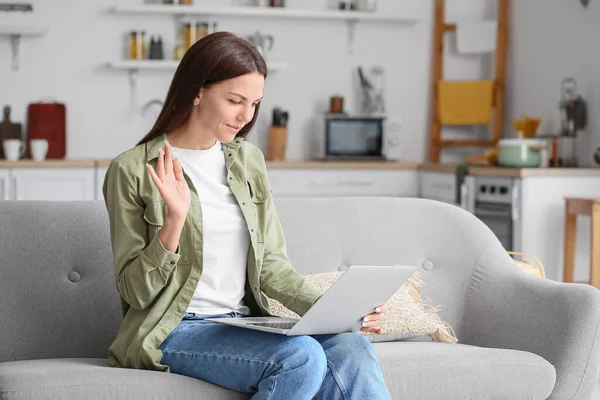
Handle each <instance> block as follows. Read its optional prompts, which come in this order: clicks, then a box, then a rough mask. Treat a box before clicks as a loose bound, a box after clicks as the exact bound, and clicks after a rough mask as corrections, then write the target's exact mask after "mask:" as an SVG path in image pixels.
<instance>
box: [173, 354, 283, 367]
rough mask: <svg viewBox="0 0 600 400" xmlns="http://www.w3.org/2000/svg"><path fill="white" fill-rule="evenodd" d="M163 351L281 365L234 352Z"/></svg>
mask: <svg viewBox="0 0 600 400" xmlns="http://www.w3.org/2000/svg"><path fill="white" fill-rule="evenodd" d="M162 352H163V353H169V354H183V355H192V356H219V357H228V358H231V359H234V360H244V361H256V362H259V363H263V364H268V365H271V366H276V367H277V368H278V369H281V365H279V364H278V363H275V362H272V361H264V360H259V359H257V358H249V357H240V356H238V355H234V354H217V353H199V352H197V351H175V350H166V349H165V350H162Z"/></svg>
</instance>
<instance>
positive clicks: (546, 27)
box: [0, 0, 600, 166]
mask: <svg viewBox="0 0 600 400" xmlns="http://www.w3.org/2000/svg"><path fill="white" fill-rule="evenodd" d="M236 1H238V0H222V1H218V0H196V4H198V5H199V4H202V5H204V4H206V5H220V6H222V5H237V4H238V3H236ZM328 1H329V0H287V1H286V7H287V8H290V9H299V8H301V9H311V10H314V9H325V8H326V7H328V4H327V3H328ZM29 3H32V4H33V6H34V14H33V15H32V16H31V17H29V18H30V19H32V20H33V21H35V24H39V26H43V27H46V28H47V34H46V35H45V36H41V37H31V38H30V37H24V38H23V39H22V40H21V45H20V67H19V70H18V71H13V70H12V68H11V62H12V61H11V44H10V41H9V38H8V36H5V35H0V71H2V73H1V74H0V105H10V106H11V108H12V112H11V120H12V121H13V122H20V123H25V121H26V109H27V105H28V104H29V103H33V102H38V101H40V100H42V99H55V100H57V101H59V102H62V103H64V104H66V106H67V156H66V157H67V158H69V159H110V158H112V157H114V156H115V155H116V154H118V153H119V152H121V151H123V150H126V149H127V148H129V147H131V146H132V145H134V144H135V143H136V142H137V141H138V140H139V139H140V138H141V137H142V136H143V135H144V134H145V132H146V131H147V129H148V128H149V127H150V126H151V124H152V122H153V119H154V116H155V115H156V113H157V112H158V110H157V109H156V108H153V107H150V108H149V109H148V110H147V112H146V114H145V115H142V106H143V105H144V104H146V103H147V102H149V101H151V100H154V99H158V100H163V99H164V95H165V93H166V90H167V88H168V85H169V82H170V79H171V77H172V73H173V71H172V70H156V71H155V70H143V71H140V73H139V78H138V84H137V101H136V102H135V103H132V96H131V93H130V84H129V77H128V72H127V71H125V70H115V69H111V68H108V67H107V64H108V63H109V62H112V61H117V60H119V59H121V58H122V55H123V43H124V37H125V35H126V34H127V33H128V32H129V31H131V30H134V29H139V30H145V31H146V34H147V37H149V36H150V35H151V34H160V35H161V36H162V38H163V46H164V53H165V57H167V58H168V57H171V56H172V52H173V50H172V49H173V45H174V44H175V39H176V32H177V29H176V28H177V27H178V26H179V25H178V23H177V18H176V17H174V16H172V15H150V14H144V15H135V14H115V13H109V12H108V9H109V8H111V7H113V6H116V5H119V6H127V5H139V4H141V3H142V1H141V0H121V1H119V2H115V1H112V0H86V1H79V2H72V1H69V0H46V1H30V2H29ZM377 7H378V10H377V12H378V13H382V14H386V15H398V16H402V15H411V16H416V17H417V18H416V19H417V22H416V23H404V22H383V23H381V22H369V21H361V22H359V23H357V24H356V26H355V29H354V39H353V43H352V45H349V42H348V25H347V23H346V22H345V21H333V20H318V19H276V18H261V17H216V18H209V19H207V22H208V21H210V22H212V21H217V22H218V30H228V31H233V32H235V33H239V34H243V35H252V34H253V33H254V32H255V31H256V30H259V31H260V32H261V33H264V34H269V35H273V37H274V39H275V43H274V46H273V49H272V51H270V52H268V53H267V59H268V61H272V62H277V63H286V64H287V65H288V66H289V67H288V68H287V69H284V70H281V71H274V72H271V73H270V75H269V77H268V79H267V85H266V88H265V99H264V101H263V106H262V109H261V111H262V113H261V117H260V120H259V122H258V124H257V126H256V128H255V131H254V132H253V134H252V135H251V137H250V139H249V140H250V141H251V142H253V143H255V144H257V145H258V146H259V147H261V148H262V149H263V151H265V152H266V147H267V136H268V128H269V125H270V123H271V110H272V109H273V107H276V106H279V107H282V108H284V109H286V110H288V111H289V114H290V117H289V124H288V138H287V142H288V144H287V151H286V158H287V159H288V160H307V159H312V158H314V157H315V156H316V155H317V153H318V146H319V140H320V139H319V136H318V124H322V121H323V117H322V113H323V112H324V111H325V110H327V108H328V107H329V98H330V97H331V96H333V95H335V94H340V95H342V96H344V99H345V108H346V109H347V111H350V112H354V111H358V107H359V102H360V98H359V83H358V75H357V73H356V67H357V66H359V65H362V66H364V67H365V68H370V67H372V66H375V65H379V66H381V67H383V69H384V72H385V82H386V85H385V101H386V107H387V109H388V115H389V116H390V117H393V118H395V120H398V121H399V122H400V123H401V132H400V137H399V140H400V149H399V157H400V158H401V159H402V160H404V161H414V162H422V161H426V160H427V149H428V143H429V118H430V114H429V109H430V104H429V99H430V69H431V42H432V33H433V27H432V15H433V6H432V1H430V0H429V1H421V0H401V1H400V0H379V1H377ZM540 10H542V11H543V12H540ZM349 12H350V11H349ZM494 13H495V2H494V1H481V0H448V1H447V14H446V19H447V21H458V22H460V21H461V20H474V19H483V18H494ZM11 18H12V17H11ZM510 18H511V24H510V29H509V35H510V43H509V57H508V76H507V101H506V104H507V113H506V118H505V119H506V134H505V136H514V132H513V129H512V124H511V120H512V118H513V117H518V116H520V115H521V114H528V115H534V116H539V117H540V118H542V121H543V122H542V126H541V128H540V131H541V132H548V133H550V132H555V131H556V130H557V129H558V127H559V121H560V113H559V108H558V104H559V102H560V97H561V81H562V79H564V78H565V77H573V78H575V79H576V80H577V83H578V90H579V92H580V94H581V95H582V97H583V98H585V99H586V101H587V102H588V107H589V114H590V115H592V116H593V115H596V114H597V113H596V112H595V111H597V110H598V108H600V103H599V102H598V101H597V99H596V93H595V88H596V87H599V86H598V85H599V84H600V82H599V80H600V76H599V75H598V74H597V72H596V71H598V67H599V66H600V56H598V54H597V52H594V51H592V50H591V49H593V48H594V47H595V46H594V45H595V43H594V41H595V40H596V39H595V38H597V37H598V35H599V34H600V25H598V24H597V23H596V22H597V21H598V20H599V18H600V6H599V5H598V4H596V3H595V2H591V4H590V6H589V7H587V8H584V7H582V6H581V4H580V3H579V1H576V0H572V1H563V0H527V1H514V2H513V4H512V10H511V16H510ZM199 19H201V18H199ZM6 22H7V20H6V18H5V19H0V24H3V23H6ZM446 37H447V46H446V53H447V54H446V58H445V70H444V77H445V78H446V79H449V80H452V79H483V78H486V77H488V76H490V77H491V75H490V74H489V71H488V68H487V67H486V66H487V65H489V64H490V63H489V60H490V56H489V55H461V54H457V52H456V46H455V45H454V42H453V39H454V36H453V35H452V34H449V35H446ZM349 47H351V50H352V52H351V53H350V51H349ZM597 125H598V122H597V120H595V119H594V118H590V120H589V123H588V127H587V129H586V130H585V131H584V132H583V133H582V134H581V135H580V138H579V140H578V143H577V146H578V155H579V159H580V164H581V165H582V166H592V165H594V161H593V152H594V149H595V146H596V144H597V143H598V142H600V130H599V129H598V126H597ZM474 134H475V135H476V136H479V137H483V136H485V135H487V133H486V131H485V130H482V131H481V132H475V133H473V132H472V131H471V129H469V130H457V131H456V132H452V131H450V130H449V129H445V130H444V137H445V138H453V137H455V136H456V137H461V138H463V137H464V138H467V137H469V138H472V137H473V135H474ZM468 152H471V153H472V152H473V149H462V150H457V149H450V150H444V152H443V156H442V161H452V162H456V161H458V162H460V161H462V160H464V156H465V154H467V153H468Z"/></svg>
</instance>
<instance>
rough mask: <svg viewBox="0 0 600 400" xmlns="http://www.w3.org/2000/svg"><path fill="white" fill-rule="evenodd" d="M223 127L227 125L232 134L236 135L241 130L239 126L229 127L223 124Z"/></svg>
mask: <svg viewBox="0 0 600 400" xmlns="http://www.w3.org/2000/svg"><path fill="white" fill-rule="evenodd" d="M225 125H227V126H228V127H229V129H231V130H232V132H233V133H237V132H238V131H239V130H240V129H242V127H241V126H240V127H237V126H232V125H229V124H225Z"/></svg>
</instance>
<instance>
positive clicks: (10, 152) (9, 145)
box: [2, 139, 25, 161]
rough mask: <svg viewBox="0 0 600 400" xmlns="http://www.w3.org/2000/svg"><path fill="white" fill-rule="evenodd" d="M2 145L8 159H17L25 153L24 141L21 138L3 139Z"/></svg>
mask: <svg viewBox="0 0 600 400" xmlns="http://www.w3.org/2000/svg"><path fill="white" fill-rule="evenodd" d="M2 147H3V149H4V156H5V157H6V159H7V160H8V161H17V160H19V159H20V158H21V157H23V154H25V142H24V141H23V140H21V139H4V140H3V141H2Z"/></svg>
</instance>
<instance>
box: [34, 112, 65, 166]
mask: <svg viewBox="0 0 600 400" xmlns="http://www.w3.org/2000/svg"><path fill="white" fill-rule="evenodd" d="M66 133H67V110H66V107H65V105H64V104H61V103H57V102H54V103H41V102H40V103H32V104H30V105H29V106H28V107H27V136H28V138H29V140H32V139H46V140H48V154H47V156H46V158H64V157H65V155H66V153H67V149H66ZM28 156H30V154H28Z"/></svg>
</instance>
